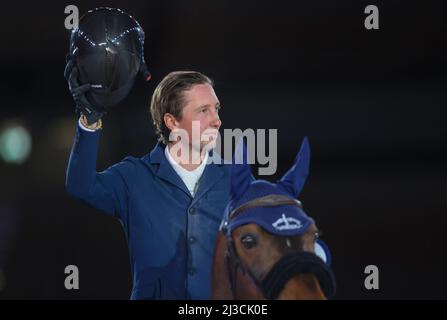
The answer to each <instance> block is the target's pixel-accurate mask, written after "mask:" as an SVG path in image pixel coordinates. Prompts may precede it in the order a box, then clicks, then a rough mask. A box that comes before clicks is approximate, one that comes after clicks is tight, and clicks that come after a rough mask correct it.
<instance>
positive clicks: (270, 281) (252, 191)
mask: <svg viewBox="0 0 447 320" xmlns="http://www.w3.org/2000/svg"><path fill="white" fill-rule="evenodd" d="M236 158H237V159H238V160H239V161H238V162H236V161H235V159H236ZM241 158H242V160H241ZM245 158H247V150H246V146H245V143H243V142H242V143H239V144H238V146H237V148H236V152H235V159H234V160H233V164H232V169H231V187H230V188H231V190H230V202H229V203H228V205H227V208H226V209H225V214H224V218H223V220H222V223H221V226H220V228H219V231H218V234H217V238H216V244H215V249H214V255H213V263H212V285H211V292H212V293H211V298H212V299H218V300H221V299H225V300H232V299H244V300H249V299H255V300H264V299H278V300H282V299H285V300H289V299H290V300H295V299H305V300H308V299H317V300H320V299H321V300H323V299H328V298H331V297H333V295H334V293H335V277H334V274H333V271H332V269H331V268H330V260H331V259H330V253H329V250H328V248H327V246H326V245H325V244H324V242H322V241H321V240H320V239H318V238H319V235H320V231H319V230H318V227H317V225H316V224H315V221H314V220H313V219H312V218H310V217H309V216H308V215H307V214H306V213H305V212H304V210H303V206H302V203H301V202H300V201H299V200H298V199H297V198H298V196H299V194H300V193H301V190H302V188H303V185H304V183H305V180H306V178H307V175H308V172H309V162H310V147H309V142H308V139H307V137H305V138H304V140H303V142H302V144H301V148H300V150H299V152H298V155H297V157H296V159H295V163H294V165H293V166H292V167H291V168H290V169H289V170H288V171H287V172H286V173H285V174H284V176H283V177H282V178H281V179H280V180H279V181H278V182H277V183H271V182H269V181H266V180H255V179H254V177H253V175H252V173H251V169H250V166H249V165H248V161H245V162H244V159H245Z"/></svg>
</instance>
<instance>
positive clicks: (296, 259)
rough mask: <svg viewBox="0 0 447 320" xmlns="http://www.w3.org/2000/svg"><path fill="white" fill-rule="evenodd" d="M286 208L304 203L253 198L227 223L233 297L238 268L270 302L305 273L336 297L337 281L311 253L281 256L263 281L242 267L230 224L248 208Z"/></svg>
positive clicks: (284, 198) (273, 196) (274, 197)
mask: <svg viewBox="0 0 447 320" xmlns="http://www.w3.org/2000/svg"><path fill="white" fill-rule="evenodd" d="M284 205H292V206H296V207H298V208H300V209H302V204H301V202H300V201H299V200H297V199H293V198H290V197H288V196H285V195H280V194H271V195H267V196H263V197H259V198H256V199H253V200H251V201H248V202H246V203H244V204H242V205H240V206H238V207H237V208H235V209H234V210H232V211H231V212H229V214H228V217H227V219H226V220H225V221H224V223H223V226H222V231H223V232H224V234H225V235H226V239H227V244H228V249H227V252H226V254H225V260H226V265H227V273H228V276H229V280H230V289H231V293H232V295H233V298H234V297H235V296H236V284H237V282H236V274H237V271H238V269H240V270H241V272H242V273H243V274H246V273H247V274H248V275H249V277H250V278H251V280H252V281H253V282H254V283H255V285H256V286H257V287H258V288H260V289H261V291H262V293H263V294H264V296H265V297H266V298H268V299H276V298H277V296H278V295H279V293H280V291H281V290H282V288H283V286H284V284H285V283H286V282H287V281H288V280H289V279H290V278H291V277H292V276H293V275H294V274H296V273H305V272H312V273H315V275H316V276H317V278H318V279H319V281H320V284H321V287H322V290H323V291H324V293H325V295H326V297H329V296H332V295H333V294H334V292H335V280H334V276H333V274H332V271H331V270H330V268H329V267H328V266H326V265H325V264H324V263H323V262H322V261H321V259H320V258H318V257H317V256H316V255H315V254H313V253H310V252H296V253H292V254H288V255H286V256H284V257H282V258H281V259H280V260H279V261H278V262H277V263H276V265H275V266H274V267H273V268H272V270H270V271H269V273H268V274H267V275H266V277H265V278H264V279H263V280H262V281H261V280H259V279H257V278H256V277H255V276H254V275H253V273H252V272H251V271H250V270H247V269H246V268H245V267H244V266H243V264H242V262H241V259H240V257H239V255H238V254H237V250H236V246H235V244H234V240H233V238H232V236H231V230H229V225H230V223H231V222H232V221H234V219H235V218H236V217H238V216H239V215H240V214H242V213H243V212H246V211H247V210H248V209H252V208H257V207H276V206H284Z"/></svg>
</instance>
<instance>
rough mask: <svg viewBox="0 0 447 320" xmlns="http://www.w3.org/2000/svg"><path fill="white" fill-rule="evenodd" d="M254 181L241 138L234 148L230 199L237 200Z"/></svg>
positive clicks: (245, 147)
mask: <svg viewBox="0 0 447 320" xmlns="http://www.w3.org/2000/svg"><path fill="white" fill-rule="evenodd" d="M254 180H255V179H254V177H253V175H252V174H251V168H250V164H249V159H248V152H247V146H246V144H245V141H244V139H243V138H242V139H240V140H239V142H238V144H237V146H236V150H235V152H234V157H233V164H232V166H231V190H230V195H231V198H232V199H238V198H239V197H240V196H242V195H243V194H244V192H245V191H246V190H247V189H248V187H249V185H250V183H251V182H252V181H254Z"/></svg>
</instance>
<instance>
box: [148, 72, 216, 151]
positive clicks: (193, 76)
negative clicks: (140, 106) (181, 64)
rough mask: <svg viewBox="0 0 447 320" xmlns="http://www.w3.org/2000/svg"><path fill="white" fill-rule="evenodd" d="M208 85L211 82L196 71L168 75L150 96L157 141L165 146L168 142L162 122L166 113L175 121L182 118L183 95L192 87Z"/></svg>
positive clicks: (166, 130)
mask: <svg viewBox="0 0 447 320" xmlns="http://www.w3.org/2000/svg"><path fill="white" fill-rule="evenodd" d="M205 83H207V84H209V85H211V86H213V85H214V84H213V81H212V80H211V79H210V78H208V77H207V76H205V75H204V74H202V73H200V72H196V71H175V72H171V73H169V74H168V75H167V76H166V77H164V78H163V80H162V81H161V82H160V83H159V84H158V86H157V88H155V91H154V94H153V95H152V100H151V106H150V112H151V116H152V121H153V123H154V126H155V133H156V134H157V135H158V141H160V142H162V143H164V144H167V143H168V141H169V129H168V128H167V127H166V125H165V122H164V119H163V117H164V115H165V114H166V113H170V114H172V115H173V116H174V117H175V118H176V119H177V120H181V118H182V110H183V107H184V105H185V99H184V95H183V93H184V92H185V91H187V90H189V89H191V87H192V86H194V85H198V84H205Z"/></svg>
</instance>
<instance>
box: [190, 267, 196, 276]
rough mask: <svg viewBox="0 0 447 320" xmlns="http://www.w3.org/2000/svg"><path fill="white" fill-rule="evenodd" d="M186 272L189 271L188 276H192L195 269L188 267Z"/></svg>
mask: <svg viewBox="0 0 447 320" xmlns="http://www.w3.org/2000/svg"><path fill="white" fill-rule="evenodd" d="M188 273H189V275H190V276H193V275H195V274H196V269H194V268H191V269H189V271H188Z"/></svg>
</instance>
